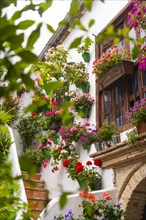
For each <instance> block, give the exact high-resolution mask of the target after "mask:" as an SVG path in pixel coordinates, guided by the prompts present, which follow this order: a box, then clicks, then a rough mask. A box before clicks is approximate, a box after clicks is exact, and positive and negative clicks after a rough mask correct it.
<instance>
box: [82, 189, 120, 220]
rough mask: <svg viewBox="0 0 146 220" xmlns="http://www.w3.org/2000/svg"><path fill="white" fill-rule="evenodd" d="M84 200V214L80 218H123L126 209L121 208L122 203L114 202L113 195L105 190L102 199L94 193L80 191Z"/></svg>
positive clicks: (109, 219) (83, 219) (96, 219)
mask: <svg viewBox="0 0 146 220" xmlns="http://www.w3.org/2000/svg"><path fill="white" fill-rule="evenodd" d="M79 195H80V196H81V197H82V199H83V201H82V202H81V204H80V207H82V208H83V214H82V215H81V216H80V217H79V218H78V219H82V220H85V219H94V220H98V219H99V218H102V220H111V219H113V220H122V219H123V217H124V211H123V210H122V209H121V207H120V204H114V203H113V202H112V197H111V196H110V195H109V194H108V193H107V192H104V193H103V194H102V198H101V199H98V200H97V199H96V197H95V195H94V194H93V193H89V192H85V191H82V192H80V193H79Z"/></svg>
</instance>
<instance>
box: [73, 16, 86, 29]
mask: <svg viewBox="0 0 146 220" xmlns="http://www.w3.org/2000/svg"><path fill="white" fill-rule="evenodd" d="M75 25H77V26H78V27H79V28H80V29H81V30H83V31H87V30H86V28H85V26H84V25H83V24H82V23H81V21H80V20H79V19H76V20H75V21H74V22H73V23H72V25H71V26H73V27H74V26H75Z"/></svg>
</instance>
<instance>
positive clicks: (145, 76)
mask: <svg viewBox="0 0 146 220" xmlns="http://www.w3.org/2000/svg"><path fill="white" fill-rule="evenodd" d="M142 75H143V85H144V86H146V70H143V71H142Z"/></svg>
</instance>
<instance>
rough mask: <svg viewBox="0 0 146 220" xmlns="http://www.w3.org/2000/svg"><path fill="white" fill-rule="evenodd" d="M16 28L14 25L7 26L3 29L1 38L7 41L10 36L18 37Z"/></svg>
mask: <svg viewBox="0 0 146 220" xmlns="http://www.w3.org/2000/svg"><path fill="white" fill-rule="evenodd" d="M16 30H17V28H16V26H14V25H7V26H5V27H4V28H3V29H1V33H0V34H1V37H5V41H6V40H7V38H8V37H9V36H14V37H15V35H16Z"/></svg>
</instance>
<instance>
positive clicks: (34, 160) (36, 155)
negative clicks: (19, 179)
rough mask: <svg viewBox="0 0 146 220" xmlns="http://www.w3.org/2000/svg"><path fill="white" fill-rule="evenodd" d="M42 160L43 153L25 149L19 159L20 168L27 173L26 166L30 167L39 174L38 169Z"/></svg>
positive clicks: (43, 157)
mask: <svg viewBox="0 0 146 220" xmlns="http://www.w3.org/2000/svg"><path fill="white" fill-rule="evenodd" d="M44 160H45V156H44V154H43V151H41V150H39V149H38V150H34V149H30V148H27V149H26V150H25V152H24V154H23V156H21V157H20V158H19V161H20V166H21V169H22V170H23V171H28V169H29V168H30V167H28V166H31V167H34V169H35V172H37V173H38V172H40V168H41V165H42V164H43V161H44ZM23 161H25V165H24V164H23ZM26 164H27V165H26Z"/></svg>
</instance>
